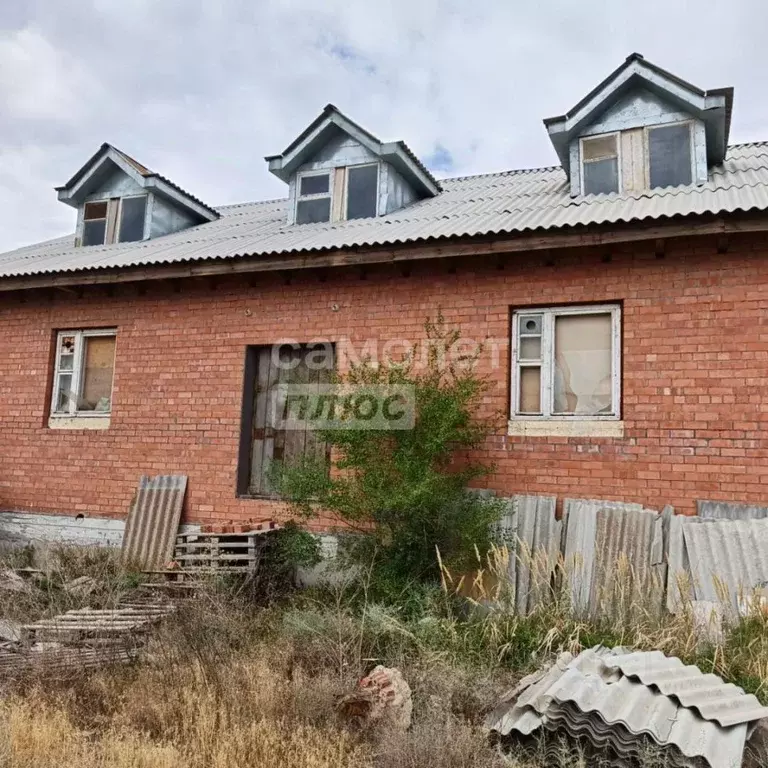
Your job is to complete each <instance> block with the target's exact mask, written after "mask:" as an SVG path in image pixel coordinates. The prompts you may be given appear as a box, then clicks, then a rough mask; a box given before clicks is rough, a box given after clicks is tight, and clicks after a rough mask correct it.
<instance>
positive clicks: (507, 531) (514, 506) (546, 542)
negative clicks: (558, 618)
mask: <svg viewBox="0 0 768 768" xmlns="http://www.w3.org/2000/svg"><path fill="white" fill-rule="evenodd" d="M505 502H506V504H507V511H506V513H505V515H504V516H503V517H502V519H501V523H500V527H501V535H502V538H503V540H504V543H505V544H506V545H507V548H508V549H509V563H508V568H507V579H508V581H509V586H510V588H511V591H512V594H513V595H514V603H515V612H516V613H518V614H520V615H521V616H527V615H528V614H529V613H530V612H531V611H532V610H533V609H534V608H535V607H536V606H537V605H539V604H540V603H541V602H542V601H543V600H545V599H546V598H547V596H548V595H549V594H550V593H551V582H552V578H553V575H554V573H555V569H556V567H557V563H558V559H559V557H560V539H561V533H562V525H563V524H562V521H560V520H558V519H557V518H556V516H555V511H556V504H557V499H556V497H554V496H522V495H520V496H513V497H512V498H511V499H506V500H505Z"/></svg>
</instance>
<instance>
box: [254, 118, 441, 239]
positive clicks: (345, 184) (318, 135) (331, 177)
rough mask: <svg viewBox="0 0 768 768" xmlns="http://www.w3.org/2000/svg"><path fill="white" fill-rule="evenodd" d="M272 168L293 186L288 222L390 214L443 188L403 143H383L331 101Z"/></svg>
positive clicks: (272, 159)
mask: <svg viewBox="0 0 768 768" xmlns="http://www.w3.org/2000/svg"><path fill="white" fill-rule="evenodd" d="M266 159H267V162H268V163H269V170H270V171H271V172H272V173H274V174H275V176H277V177H278V178H279V179H280V180H281V181H284V182H285V183H286V184H288V186H289V192H288V198H289V200H290V205H289V207H288V216H287V223H288V224H313V223H314V224H317V223H336V222H339V221H350V220H352V219H372V218H375V217H376V216H387V215H388V214H391V213H394V212H395V211H399V210H401V209H402V208H405V207H406V206H409V205H411V204H412V203H415V202H417V201H418V200H424V199H426V198H430V197H434V196H435V195H437V194H439V192H440V184H439V182H438V181H437V180H436V179H435V178H434V177H433V176H432V174H431V173H430V172H429V171H428V170H427V169H426V168H425V167H424V165H422V163H421V162H420V161H419V160H418V158H417V157H416V156H415V155H414V154H413V152H412V151H411V150H410V149H408V147H407V146H406V145H405V143H404V142H402V141H389V142H383V141H379V139H377V138H376V137H375V136H374V135H373V134H372V133H370V132H369V131H366V130H365V129H364V128H363V127H362V126H360V125H358V124H357V123H355V122H353V121H352V120H350V119H349V118H348V117H347V116H346V115H343V114H342V113H341V112H339V110H338V109H336V107H334V106H333V104H328V106H326V108H325V109H324V110H323V111H322V113H321V114H320V115H319V116H318V117H317V118H316V119H315V120H313V121H312V123H310V124H309V125H308V126H307V127H306V128H305V129H304V130H303V131H302V132H301V133H300V134H299V136H298V137H297V138H296V139H294V141H292V142H291V143H290V144H289V145H288V147H287V148H286V149H285V150H284V151H283V152H282V153H281V154H279V155H270V156H269V157H267V158H266Z"/></svg>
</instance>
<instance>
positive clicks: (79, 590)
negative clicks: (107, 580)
mask: <svg viewBox="0 0 768 768" xmlns="http://www.w3.org/2000/svg"><path fill="white" fill-rule="evenodd" d="M98 586H99V584H98V582H97V581H96V579H94V578H93V577H92V576H79V577H78V578H76V579H72V580H71V581H67V582H65V584H64V587H63V589H64V591H65V592H66V593H67V594H68V595H72V597H87V596H88V595H90V594H91V593H92V592H94V591H95V590H96V588H97V587H98Z"/></svg>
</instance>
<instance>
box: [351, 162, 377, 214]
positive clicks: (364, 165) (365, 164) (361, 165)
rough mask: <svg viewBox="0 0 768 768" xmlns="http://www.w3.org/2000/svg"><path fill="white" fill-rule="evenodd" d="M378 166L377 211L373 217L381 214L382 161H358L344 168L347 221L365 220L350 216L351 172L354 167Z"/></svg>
mask: <svg viewBox="0 0 768 768" xmlns="http://www.w3.org/2000/svg"><path fill="white" fill-rule="evenodd" d="M372 165H373V166H376V212H375V213H374V214H373V217H372V218H375V217H376V216H378V215H379V183H380V181H381V163H358V164H357V165H348V166H346V167H345V168H344V220H345V221H363V219H350V218H349V172H350V171H351V170H352V169H354V168H367V167H369V166H372Z"/></svg>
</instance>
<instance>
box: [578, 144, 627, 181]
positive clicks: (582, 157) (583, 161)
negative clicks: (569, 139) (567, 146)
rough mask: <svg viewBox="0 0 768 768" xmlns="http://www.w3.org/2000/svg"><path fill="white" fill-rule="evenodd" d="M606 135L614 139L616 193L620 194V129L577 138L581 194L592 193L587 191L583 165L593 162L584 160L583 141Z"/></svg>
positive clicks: (621, 179)
mask: <svg viewBox="0 0 768 768" xmlns="http://www.w3.org/2000/svg"><path fill="white" fill-rule="evenodd" d="M608 136H613V137H614V138H615V140H616V184H617V189H616V194H621V192H622V190H623V189H624V178H623V177H622V173H621V131H611V132H609V133H596V134H595V135H594V136H582V137H581V138H580V139H579V163H580V168H581V193H582V194H583V195H594V194H596V193H594V192H587V185H586V180H585V177H584V165H585V164H589V163H590V162H593V161H591V160H587V161H585V160H584V142H585V141H592V140H593V139H605V138H608ZM603 194H604V193H603Z"/></svg>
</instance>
